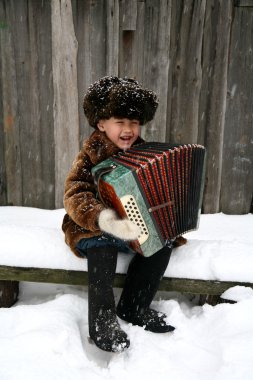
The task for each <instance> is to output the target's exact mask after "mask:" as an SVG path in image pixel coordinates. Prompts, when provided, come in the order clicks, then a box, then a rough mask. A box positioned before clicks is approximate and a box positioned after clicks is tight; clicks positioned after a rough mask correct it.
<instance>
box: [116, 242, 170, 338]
mask: <svg viewBox="0 0 253 380" xmlns="http://www.w3.org/2000/svg"><path fill="white" fill-rule="evenodd" d="M170 254H171V248H170V247H164V248H163V249H161V250H160V251H158V252H157V253H155V254H154V255H152V256H150V257H143V256H141V255H140V254H138V253H137V254H136V255H135V256H134V258H133V260H132V261H131V263H130V265H129V268H128V272H127V275H126V281H125V285H124V288H123V291H122V294H121V297H120V300H119V303H118V306H117V315H118V316H119V317H120V318H121V319H123V320H124V321H127V322H129V323H132V324H133V325H138V326H144V329H145V330H148V331H152V332H156V333H165V332H169V331H173V330H174V329H175V328H174V327H173V326H170V325H168V324H167V323H166V321H165V318H166V315H165V314H163V313H159V312H157V311H156V310H153V309H150V308H149V306H150V304H151V302H152V300H153V298H154V296H155V294H156V292H157V290H158V287H159V284H160V280H161V279H162V276H163V274H164V272H165V270H166V268H167V265H168V263H169V259H170Z"/></svg>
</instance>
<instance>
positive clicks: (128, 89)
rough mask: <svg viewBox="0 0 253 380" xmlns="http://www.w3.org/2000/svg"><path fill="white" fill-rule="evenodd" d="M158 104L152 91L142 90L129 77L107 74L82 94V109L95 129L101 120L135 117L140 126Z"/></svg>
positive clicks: (146, 120) (152, 115) (145, 121)
mask: <svg viewBox="0 0 253 380" xmlns="http://www.w3.org/2000/svg"><path fill="white" fill-rule="evenodd" d="M157 106H158V100H157V96H156V94H155V93H154V92H153V91H150V90H147V89H143V88H142V87H141V86H140V84H139V83H138V82H137V81H136V80H134V79H130V78H118V77H111V76H106V77H103V78H101V79H100V80H98V81H96V82H95V83H94V84H92V85H91V86H90V87H89V88H88V91H87V94H86V95H85V97H84V102H83V109H84V114H85V116H86V117H87V119H88V122H89V124H90V125H91V126H92V127H93V128H97V123H98V121H99V120H101V119H110V118H111V117H121V118H128V119H137V120H139V121H140V124H141V125H143V124H145V123H147V122H148V121H150V120H152V119H153V117H154V115H155V112H156V109H157Z"/></svg>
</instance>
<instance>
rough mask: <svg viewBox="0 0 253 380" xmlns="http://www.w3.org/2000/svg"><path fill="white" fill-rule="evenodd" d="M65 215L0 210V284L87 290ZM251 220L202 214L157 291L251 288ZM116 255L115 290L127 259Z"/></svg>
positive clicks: (176, 251)
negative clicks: (28, 283)
mask: <svg viewBox="0 0 253 380" xmlns="http://www.w3.org/2000/svg"><path fill="white" fill-rule="evenodd" d="M63 216H64V210H63V209H60V210H52V211H51V210H41V209H35V208H26V207H0V280H12V281H31V282H48V283H50V282H52V283H63V284H73V285H87V261H86V260H85V259H79V258H77V257H76V256H74V255H73V254H72V252H71V251H70V249H69V247H68V246H67V245H66V244H65V242H64V235H63V233H62V231H61V222H62V218H63ZM252 227H253V215H252V214H248V215H236V216H235V215H224V214H209V215H201V218H200V226H199V229H198V230H197V231H194V232H190V233H188V234H186V237H187V239H188V242H187V244H186V245H185V246H182V247H179V248H175V249H174V250H173V252H172V256H171V260H170V263H169V265H168V268H167V270H166V272H165V276H164V278H163V281H162V283H161V286H160V289H161V290H166V291H172V290H173V291H179V292H186V293H193V294H221V293H223V292H224V291H225V290H226V289H228V288H229V287H232V286H235V285H239V284H240V285H243V286H249V287H251V288H253V249H252V246H253V244H252V243H253V237H252V233H251V231H252ZM131 257H132V256H131V255H129V254H123V253H120V254H119V259H118V264H117V275H116V278H115V283H114V285H115V287H122V285H123V281H124V275H125V273H126V270H127V267H128V264H129V262H130V260H131Z"/></svg>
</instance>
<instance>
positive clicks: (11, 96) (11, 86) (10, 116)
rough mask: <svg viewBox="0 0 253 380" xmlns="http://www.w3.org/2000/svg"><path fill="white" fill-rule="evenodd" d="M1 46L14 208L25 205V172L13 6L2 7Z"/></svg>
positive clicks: (10, 201) (6, 152)
mask: <svg viewBox="0 0 253 380" xmlns="http://www.w3.org/2000/svg"><path fill="white" fill-rule="evenodd" d="M1 22H2V28H1V29H0V39H1V40H0V43H1V77H2V109H3V113H2V117H3V124H2V125H3V130H2V136H3V140H2V142H1V144H2V147H4V161H3V160H2V163H4V164H5V168H4V169H3V170H2V171H3V175H4V174H5V176H6V177H5V180H4V176H3V177H2V181H4V182H3V186H4V188H6V190H4V191H5V192H6V198H7V199H6V202H7V204H10V205H12V204H13V205H17V206H20V205H22V170H21V142H20V126H21V119H20V112H19V102H18V99H19V97H18V88H17V87H18V82H17V72H16V67H17V65H18V63H17V60H18V57H17V54H16V52H15V48H14V41H15V35H16V34H15V27H16V24H15V13H14V10H13V3H12V2H7V3H5V2H4V3H3V2H2V4H1Z"/></svg>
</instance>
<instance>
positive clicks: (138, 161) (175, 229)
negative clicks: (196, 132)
mask: <svg viewBox="0 0 253 380" xmlns="http://www.w3.org/2000/svg"><path fill="white" fill-rule="evenodd" d="M204 162H205V148H204V147H203V146H201V145H197V144H187V145H171V144H168V143H144V144H141V145H138V146H135V147H133V148H131V149H128V150H127V151H124V152H122V153H120V154H119V155H116V156H113V157H111V158H109V159H107V160H105V161H103V162H101V163H100V164H99V165H97V166H95V167H94V168H93V169H92V172H93V175H94V178H95V181H96V183H97V186H98V190H99V196H100V199H101V201H102V202H103V203H104V204H105V205H106V206H107V207H112V208H114V209H115V210H116V211H117V212H118V214H119V215H120V216H121V217H128V218H129V219H130V220H132V221H133V222H135V223H136V224H137V225H138V226H139V227H140V230H141V233H140V236H139V237H138V240H137V241H134V242H132V243H131V245H132V247H133V248H134V249H135V250H136V251H138V252H139V253H141V254H143V255H144V256H151V255H152V254H154V253H155V252H157V251H158V250H159V249H161V248H162V247H164V246H165V245H166V244H168V243H169V242H170V241H173V240H174V239H175V238H176V237H177V236H179V235H182V234H183V233H186V232H188V231H191V230H195V229H197V227H198V221H199V214H200V207H201V202H202V192H203V176H204V175H203V173H204Z"/></svg>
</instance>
